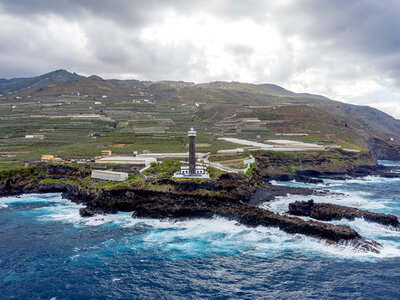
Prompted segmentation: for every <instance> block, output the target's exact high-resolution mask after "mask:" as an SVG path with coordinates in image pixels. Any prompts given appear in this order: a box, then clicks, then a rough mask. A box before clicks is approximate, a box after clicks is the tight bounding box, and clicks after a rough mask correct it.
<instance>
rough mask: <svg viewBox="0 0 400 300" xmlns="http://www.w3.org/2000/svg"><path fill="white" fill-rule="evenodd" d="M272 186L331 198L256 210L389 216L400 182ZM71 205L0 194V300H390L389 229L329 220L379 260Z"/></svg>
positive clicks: (264, 231)
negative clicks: (315, 209)
mask: <svg viewBox="0 0 400 300" xmlns="http://www.w3.org/2000/svg"><path fill="white" fill-rule="evenodd" d="M383 163H385V164H387V165H396V164H398V162H388V161H386V162H383ZM273 184H278V185H291V186H303V187H313V188H321V189H327V190H331V191H334V192H336V194H332V195H328V196H297V195H288V196H287V197H280V198H278V199H277V200H276V201H273V202H269V203H264V204H263V207H265V208H268V209H271V210H273V211H275V212H279V213H283V212H285V211H286V210H287V208H288V203H289V202H292V201H294V200H309V199H314V201H315V202H329V203H336V204H341V205H347V206H352V207H357V208H360V209H368V210H371V211H375V212H382V213H390V214H394V215H396V216H398V217H400V193H399V191H400V179H386V178H380V177H373V176H370V177H366V178H361V179H360V178H357V179H351V180H341V181H334V180H325V181H324V184H318V185H312V184H302V183H296V182H273ZM81 207H83V206H82V205H78V204H74V203H72V202H70V201H68V200H65V199H62V198H61V195H60V194H28V195H22V196H20V197H5V198H0V299H132V298H139V299H195V298H212V299H258V298H263V299H288V298H290V299H303V298H304V299H316V298H318V299H343V298H357V299H399V298H400V231H395V230H393V229H390V228H387V227H384V226H381V225H377V224H373V223H368V222H365V221H363V220H361V219H356V220H354V221H347V220H343V221H335V222H334V223H335V224H346V225H349V226H351V227H353V228H354V229H356V230H357V231H358V232H359V233H360V234H361V235H363V236H364V237H367V238H371V239H374V240H377V241H378V242H380V243H381V244H382V245H383V249H382V251H381V253H380V254H373V253H363V252H359V251H358V250H356V249H354V248H351V247H345V246H340V247H338V246H333V245H327V244H326V243H324V242H323V241H319V240H317V239H313V238H310V237H305V236H302V235H290V234H286V233H284V232H282V231H280V230H279V229H276V228H264V227H257V228H248V227H246V226H243V225H239V224H237V223H236V222H234V221H229V220H227V219H223V218H214V219H212V220H202V219H198V220H189V221H161V220H153V219H137V218H134V217H133V218H132V213H118V214H116V215H107V216H95V217H91V218H81V217H80V216H79V212H78V211H79V208H81Z"/></svg>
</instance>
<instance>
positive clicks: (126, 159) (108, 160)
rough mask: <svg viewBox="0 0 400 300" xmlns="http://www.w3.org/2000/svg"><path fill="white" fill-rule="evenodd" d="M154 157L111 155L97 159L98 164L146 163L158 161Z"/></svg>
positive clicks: (146, 164)
mask: <svg viewBox="0 0 400 300" xmlns="http://www.w3.org/2000/svg"><path fill="white" fill-rule="evenodd" d="M156 162H157V159H156V158H154V157H133V156H110V157H103V158H100V159H96V163H97V164H123V165H145V166H148V165H150V164H151V163H156Z"/></svg>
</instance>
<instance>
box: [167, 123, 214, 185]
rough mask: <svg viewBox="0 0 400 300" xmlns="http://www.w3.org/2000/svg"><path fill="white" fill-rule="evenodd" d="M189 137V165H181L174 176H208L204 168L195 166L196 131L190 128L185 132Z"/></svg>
mask: <svg viewBox="0 0 400 300" xmlns="http://www.w3.org/2000/svg"><path fill="white" fill-rule="evenodd" d="M187 135H188V137H189V165H188V166H182V167H181V170H180V171H179V172H176V173H175V174H174V176H173V177H175V178H210V175H209V174H208V172H207V171H206V168H205V167H204V166H202V165H200V166H196V147H195V139H196V135H197V132H196V131H195V130H194V129H193V127H192V128H190V130H189V131H188V133H187Z"/></svg>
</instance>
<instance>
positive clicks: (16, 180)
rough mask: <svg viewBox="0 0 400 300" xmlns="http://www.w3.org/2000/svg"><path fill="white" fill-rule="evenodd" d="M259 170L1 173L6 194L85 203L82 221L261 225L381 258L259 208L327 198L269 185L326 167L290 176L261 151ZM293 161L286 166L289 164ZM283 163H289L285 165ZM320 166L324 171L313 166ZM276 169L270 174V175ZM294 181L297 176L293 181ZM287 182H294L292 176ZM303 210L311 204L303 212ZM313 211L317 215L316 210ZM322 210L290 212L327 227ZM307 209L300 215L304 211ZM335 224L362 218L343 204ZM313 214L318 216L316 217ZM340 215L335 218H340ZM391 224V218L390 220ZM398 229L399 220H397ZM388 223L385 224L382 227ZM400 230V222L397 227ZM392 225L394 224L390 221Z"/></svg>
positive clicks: (313, 176)
mask: <svg viewBox="0 0 400 300" xmlns="http://www.w3.org/2000/svg"><path fill="white" fill-rule="evenodd" d="M255 157H256V158H257V164H256V165H255V167H253V168H252V170H251V174H229V173H224V174H220V175H217V176H215V178H211V179H209V180H179V179H172V178H168V177H165V178H157V177H156V178H149V179H146V180H144V179H137V178H136V179H130V180H128V181H126V182H123V183H109V182H96V181H94V180H92V179H91V178H90V172H91V169H90V166H84V165H75V166H72V165H61V164H60V165H56V164H39V165H33V166H30V167H26V168H23V169H19V170H12V171H2V172H1V174H0V196H2V197H4V196H10V195H19V194H22V193H47V192H60V193H62V196H63V197H64V198H66V199H69V200H71V201H73V202H76V203H82V204H85V205H86V207H85V208H82V209H81V210H80V214H81V215H82V216H83V217H90V216H94V215H96V214H109V213H116V212H118V211H131V212H132V213H133V216H134V217H137V218H167V219H187V218H212V217H214V216H221V217H224V218H228V219H231V220H235V221H237V222H238V223H241V224H244V225H247V226H251V227H256V226H267V227H277V228H280V229H281V230H283V231H285V232H287V233H290V234H303V235H307V236H310V237H314V238H317V239H321V240H324V241H326V242H327V243H330V244H346V245H352V246H354V247H357V248H359V249H362V250H363V251H372V252H379V249H380V247H381V246H380V244H378V243H376V242H374V241H371V240H368V239H366V238H363V237H362V236H360V235H359V234H358V233H357V232H356V231H355V230H354V229H352V228H350V227H349V226H343V225H333V224H329V223H324V222H319V221H312V220H310V221H306V220H304V219H302V218H299V217H296V216H290V215H286V214H285V215H281V214H277V213H274V212H272V211H268V210H265V209H262V208H260V207H258V206H259V205H260V204H261V203H263V202H265V201H270V200H273V199H274V198H275V197H276V196H280V195H286V194H288V193H290V194H300V195H307V196H308V195H312V194H315V193H324V192H323V191H314V190H311V189H303V188H291V187H283V186H282V187H280V186H273V185H271V184H270V183H268V180H270V179H271V178H276V179H288V178H289V179H292V178H294V179H299V178H300V179H301V180H302V181H306V182H311V181H314V180H320V179H319V178H320V177H321V176H323V175H332V173H331V174H327V173H323V170H322V168H319V170H317V169H311V168H308V167H309V165H308V164H310V163H312V161H311V160H310V161H309V162H306V161H304V162H302V164H303V166H304V167H306V168H308V170H304V169H303V170H297V171H295V172H291V175H290V176H289V175H288V174H287V173H288V171H287V169H286V171H284V172H280V171H279V169H278V168H276V169H273V170H272V172H269V173H268V170H271V168H272V167H273V161H275V162H277V160H276V159H275V160H274V159H271V156H269V161H268V166H266V165H265V163H266V158H267V156H266V155H265V154H264V153H255ZM286 163H287V162H286ZM281 164H282V159H281ZM314 166H318V165H317V164H314ZM268 168H269V169H268ZM360 172H362V174H363V175H370V174H378V173H379V174H380V175H382V176H385V175H388V176H389V175H390V174H393V173H389V172H388V170H387V169H386V168H383V167H381V166H377V165H375V166H374V165H373V164H371V165H366V166H363V167H362V166H355V167H352V168H350V169H349V170H345V169H342V170H341V172H339V171H338V169H336V170H335V172H334V174H335V176H339V174H340V176H351V175H353V174H360ZM291 176H292V177H291ZM287 177H288V178H287ZM304 205H306V206H307V205H308V206H307V207H308V208H307V209H304ZM310 205H311V209H310V208H309V206H310ZM314 206H315V204H313V203H309V202H307V203H306V204H295V205H292V209H291V210H290V211H289V212H290V213H291V214H293V215H296V214H297V215H302V216H303V215H307V216H311V217H313V218H315V219H319V220H323V221H326V220H327V219H326V218H325V219H324V218H322V217H320V215H321V214H318V215H315V214H313V211H314V210H315V211H316V208H319V207H320V206H318V205H317V206H316V208H315V209H314ZM300 208H301V209H300ZM328 208H329V211H330V212H331V213H330V215H329V216H330V217H331V219H337V218H338V216H340V217H357V216H359V215H360V212H357V211H354V210H351V209H350V208H347V209H348V210H347V212H352V213H353V214H352V215H351V214H345V213H343V211H344V209H343V208H342V207H338V206H329V207H328ZM310 211H311V212H310ZM335 212H336V215H335ZM372 216H373V213H371V214H367V213H365V214H364V215H363V217H364V218H365V219H366V220H367V221H376V220H379V218H373V217H372ZM388 218H389V219H390V218H391V217H388ZM392 221H393V224H395V221H397V218H396V220H392ZM381 224H385V225H386V223H385V222H381ZM396 224H398V221H397V223H396ZM391 225H392V223H391Z"/></svg>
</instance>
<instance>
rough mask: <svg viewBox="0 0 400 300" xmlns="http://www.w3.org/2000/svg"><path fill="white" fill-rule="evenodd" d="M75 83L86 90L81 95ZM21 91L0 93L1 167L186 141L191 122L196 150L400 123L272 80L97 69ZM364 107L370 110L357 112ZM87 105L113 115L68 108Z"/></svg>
mask: <svg viewBox="0 0 400 300" xmlns="http://www.w3.org/2000/svg"><path fill="white" fill-rule="evenodd" d="M78 92H79V93H80V96H76V94H77V93H78ZM73 94H75V95H73ZM18 95H19V97H21V98H22V99H15V96H16V94H13V95H12V96H9V97H8V99H7V100H5V101H2V102H0V120H1V123H0V154H1V155H2V156H3V157H2V158H0V168H7V167H8V166H11V165H13V164H18V163H19V162H23V161H25V160H34V159H38V158H39V157H40V155H41V154H56V155H58V156H60V157H77V158H79V157H82V158H90V157H94V156H95V155H98V154H99V153H100V151H101V150H103V149H111V150H113V151H114V153H119V154H131V153H132V152H133V151H141V150H152V151H165V152H179V151H187V148H186V147H185V146H186V143H187V137H186V131H187V130H188V129H189V128H190V126H194V127H195V128H196V130H197V131H198V132H199V135H198V137H197V143H199V144H200V145H201V146H200V147H198V150H199V151H215V150H218V149H227V148H234V147H239V145H234V144H231V143H227V142H224V141H221V140H218V137H221V136H228V137H238V138H245V139H252V140H258V141H263V140H265V139H277V138H283V139H296V140H300V141H304V142H314V143H319V144H324V145H342V146H344V147H347V148H355V149H365V148H366V141H367V139H368V138H369V137H370V136H372V135H378V136H382V134H383V133H385V132H386V133H387V134H389V133H391V134H393V135H394V136H396V134H398V132H399V131H400V130H399V129H398V127H397V126H399V127H400V125H398V124H399V122H400V121H395V120H392V119H391V117H389V116H387V115H385V114H383V113H380V112H379V113H375V114H373V113H371V109H368V108H360V107H355V106H349V105H347V104H343V103H340V102H335V101H329V100H320V99H319V98H316V97H307V96H304V95H297V94H295V93H292V92H290V91H287V90H284V89H282V88H280V87H277V86H274V85H252V84H243V83H226V82H215V83H209V84H199V85H195V84H193V83H185V82H159V83H151V82H139V81H119V80H107V81H105V80H103V79H101V78H99V77H97V76H91V77H88V78H85V79H83V80H80V81H73V82H60V83H54V82H52V83H51V84H49V85H47V86H44V87H41V88H40V89H37V88H36V87H35V88H31V89H27V90H23V91H22V92H20V93H19V94H18ZM83 95H88V96H86V97H85V96H83ZM103 95H107V96H108V98H102V96H103ZM29 96H30V97H29ZM132 100H135V103H134V102H133V101H132ZM95 102H100V103H101V104H95ZM359 111H362V112H363V113H362V114H360V115H356V114H357V113H358V112H359ZM372 112H374V111H373V110H372ZM82 114H96V115H98V116H103V117H107V118H109V119H107V120H100V119H90V118H79V119H77V118H72V117H71V116H79V115H82ZM371 114H373V116H371ZM54 117H57V118H54ZM366 117H369V118H372V117H374V118H375V119H374V120H379V122H381V123H382V124H383V125H382V124H380V125H379V124H377V123H379V122H378V121H376V122H375V123H374V122H373V123H371V124H367V122H366V121H365V118H366ZM246 118H259V119H260V122H258V123H249V122H247V123H246V122H245V121H244V120H243V119H246ZM275 133H307V134H308V136H290V137H288V136H276V135H275ZM26 134H44V135H45V139H43V140H28V139H25V138H24V136H25V135H26ZM13 156H15V157H13Z"/></svg>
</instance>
